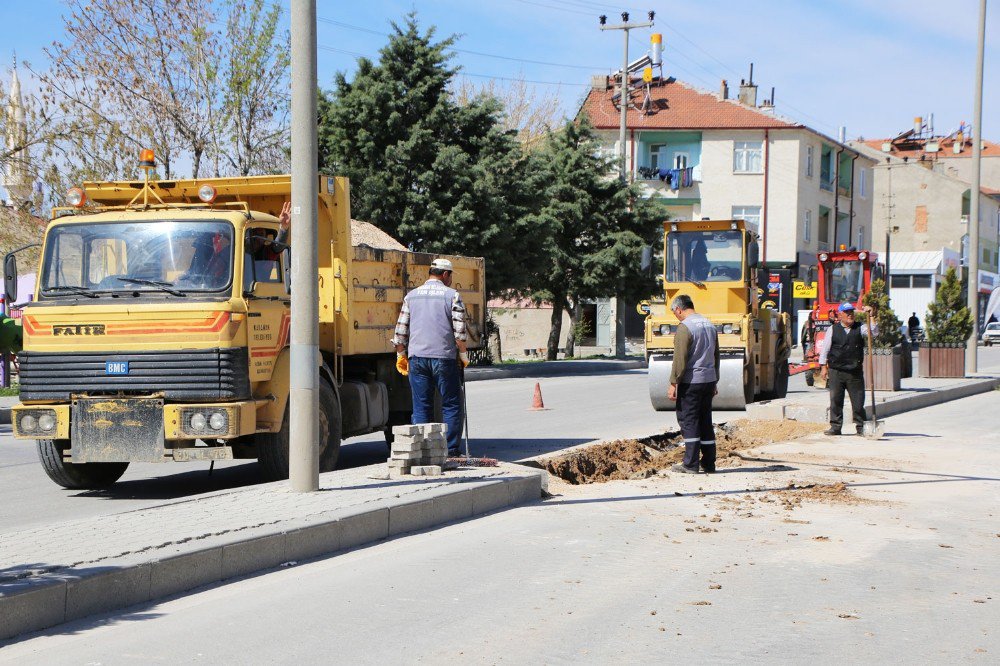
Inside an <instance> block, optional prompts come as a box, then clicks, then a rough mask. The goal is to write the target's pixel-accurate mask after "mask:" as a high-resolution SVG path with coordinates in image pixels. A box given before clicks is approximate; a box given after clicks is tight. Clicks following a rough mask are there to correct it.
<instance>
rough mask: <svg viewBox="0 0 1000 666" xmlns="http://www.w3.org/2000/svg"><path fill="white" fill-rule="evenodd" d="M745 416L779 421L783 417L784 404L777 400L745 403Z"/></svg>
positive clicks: (752, 418) (755, 419) (753, 418)
mask: <svg viewBox="0 0 1000 666" xmlns="http://www.w3.org/2000/svg"><path fill="white" fill-rule="evenodd" d="M747 418H748V419H751V420H754V421H757V420H766V421H781V420H783V419H784V418H785V405H784V403H782V402H781V401H778V400H767V401H765V402H752V403H750V404H749V405H747Z"/></svg>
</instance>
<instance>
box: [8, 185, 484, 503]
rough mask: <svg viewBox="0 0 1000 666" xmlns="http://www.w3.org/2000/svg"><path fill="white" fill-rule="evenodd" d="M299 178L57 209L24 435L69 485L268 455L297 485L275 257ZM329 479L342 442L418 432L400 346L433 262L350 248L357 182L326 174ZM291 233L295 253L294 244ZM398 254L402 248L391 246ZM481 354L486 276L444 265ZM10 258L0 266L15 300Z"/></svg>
mask: <svg viewBox="0 0 1000 666" xmlns="http://www.w3.org/2000/svg"><path fill="white" fill-rule="evenodd" d="M290 191H291V182H290V178H289V176H261V177H251V178H222V179H207V180H198V181H194V180H178V181H171V182H155V181H147V182H145V183H144V182H137V183H133V182H119V183H88V184H86V185H85V187H84V188H81V189H80V190H77V191H76V192H75V193H71V197H70V200H71V202H73V203H74V204H75V206H74V207H73V208H69V209H57V210H56V211H54V219H53V220H52V222H51V223H50V224H49V226H48V228H47V230H46V233H45V237H44V242H43V246H42V250H41V259H40V266H39V270H38V281H37V287H36V294H35V300H34V302H32V303H30V304H28V305H27V306H25V308H24V313H23V322H24V350H23V351H22V352H21V354H20V356H19V360H20V372H21V395H20V398H21V403H20V404H19V405H17V406H16V407H14V408H13V411H12V423H13V430H14V436H15V437H16V438H18V439H21V440H37V446H38V452H39V457H40V459H41V462H42V464H43V466H44V468H45V471H46V472H47V473H48V475H49V476H50V478H52V480H53V481H55V482H56V483H58V484H60V485H62V486H65V487H67V488H96V487H104V486H108V485H110V484H112V483H114V482H115V481H116V480H117V479H118V478H119V477H120V476H121V475H122V474H123V473H124V472H125V469H126V467H127V466H128V465H129V463H132V462H186V461H208V460H223V459H233V458H251V459H252V458H257V459H259V461H260V463H261V468H262V471H263V473H264V477H265V478H267V479H279V478H283V477H286V476H287V474H288V393H289V376H288V375H289V349H288V343H289V339H288V338H289V323H290V295H289V294H290V285H289V278H288V268H289V258H290V253H291V252H294V251H295V250H294V241H293V240H291V241H290V242H289V245H288V246H282V245H278V244H276V242H275V239H276V236H277V234H278V230H279V220H278V217H277V215H278V214H279V213H280V211H281V208H282V205H283V204H284V202H286V201H288V200H289V199H290ZM319 216H320V219H319V238H318V239H317V240H318V245H317V247H318V248H319V249H320V251H319V256H320V259H319V275H318V280H319V292H320V303H319V334H320V351H321V358H320V359H319V363H320V365H319V366H318V367H317V369H316V371H317V373H319V375H320V380H321V381H320V392H319V402H320V452H319V457H320V469H321V470H322V471H328V470H331V469H333V468H334V466H335V465H336V462H337V457H338V452H339V448H340V442H341V438H343V437H348V436H352V435H359V434H364V433H370V432H379V431H383V430H385V429H387V428H389V427H391V426H392V425H394V424H400V423H408V422H409V418H410V410H411V407H410V400H411V398H410V393H409V385H408V383H407V381H406V379H405V378H404V377H402V376H400V375H399V374H398V373H396V371H395V369H394V364H395V353H394V349H393V345H392V343H391V338H392V335H393V329H394V327H395V321H396V316H397V314H398V313H399V308H400V304H401V302H402V299H403V296H404V295H405V294H406V292H407V291H408V290H409V289H412V288H414V287H416V286H419V285H420V284H422V283H423V282H424V281H425V280H426V278H427V275H428V269H429V265H430V262H431V261H432V260H433V259H434V256H431V255H426V254H420V253H412V252H407V251H404V250H399V249H385V248H381V249H380V248H373V247H370V246H368V245H354V244H353V243H352V239H351V219H350V207H349V190H348V183H347V181H346V180H345V179H342V178H332V177H320V197H319ZM294 235H295V230H294V223H293V228H292V230H291V234H290V238H291V239H294ZM396 247H399V246H396ZM450 259H451V261H452V263H453V264H454V266H455V272H454V283H453V286H454V287H455V288H457V289H458V290H459V291H460V292H461V293H462V297H463V299H464V300H465V302H466V305H467V309H468V316H469V321H468V328H469V330H470V332H471V336H470V338H471V339H470V347H471V348H476V347H478V345H479V336H478V333H479V331H481V330H482V326H483V317H484V316H485V307H484V306H485V291H484V283H483V280H484V271H483V261H482V259H478V258H467V257H450ZM16 274H17V267H16V258H15V256H14V255H8V257H7V258H6V259H5V288H6V290H7V292H8V294H7V295H8V297H9V296H11V295H13V294H11V293H10V292H11V291H13V290H15V289H16Z"/></svg>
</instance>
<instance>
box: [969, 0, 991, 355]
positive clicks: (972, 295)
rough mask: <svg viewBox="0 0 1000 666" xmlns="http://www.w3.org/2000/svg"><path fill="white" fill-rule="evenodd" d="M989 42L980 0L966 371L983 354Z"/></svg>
mask: <svg viewBox="0 0 1000 666" xmlns="http://www.w3.org/2000/svg"><path fill="white" fill-rule="evenodd" d="M985 44H986V0H979V49H978V52H977V54H976V79H975V96H974V98H973V100H974V101H973V118H972V191H971V192H970V194H971V199H970V201H969V286H968V297H969V314H970V315H971V316H972V335H971V336H970V338H969V340H968V341H967V342H966V345H965V372H966V374H971V373H974V372H976V371H977V370H978V369H979V368H978V364H979V363H978V355H979V347H978V344H979V198H980V192H979V187H980V185H979V183H980V167H981V164H982V157H983V53H984V51H985Z"/></svg>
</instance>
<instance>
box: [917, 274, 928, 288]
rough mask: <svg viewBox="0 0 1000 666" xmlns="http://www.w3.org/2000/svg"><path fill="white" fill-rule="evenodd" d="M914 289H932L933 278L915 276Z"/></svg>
mask: <svg viewBox="0 0 1000 666" xmlns="http://www.w3.org/2000/svg"><path fill="white" fill-rule="evenodd" d="M913 288H914V289H930V288H931V276H930V275H914V276H913Z"/></svg>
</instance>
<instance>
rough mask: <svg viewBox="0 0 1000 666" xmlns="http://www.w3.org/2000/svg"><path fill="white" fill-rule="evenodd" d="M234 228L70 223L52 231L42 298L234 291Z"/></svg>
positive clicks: (223, 224) (221, 224)
mask: <svg viewBox="0 0 1000 666" xmlns="http://www.w3.org/2000/svg"><path fill="white" fill-rule="evenodd" d="M232 273H233V226H232V225H231V224H229V223H227V222H222V221H218V222H214V221H213V222H180V221H159V220H158V221H155V222H152V221H151V222H139V223H136V222H117V223H102V224H89V225H82V224H66V225H57V226H54V227H52V228H51V229H50V231H49V233H48V238H47V239H46V242H45V257H44V259H43V262H42V272H41V276H42V279H41V293H42V294H44V295H45V296H48V297H53V296H72V295H77V294H81V293H85V292H94V293H97V292H116V291H125V292H130V293H134V292H160V293H170V294H174V295H184V292H212V291H220V290H223V289H226V288H228V287H229V285H230V284H231V283H232Z"/></svg>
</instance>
